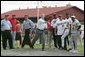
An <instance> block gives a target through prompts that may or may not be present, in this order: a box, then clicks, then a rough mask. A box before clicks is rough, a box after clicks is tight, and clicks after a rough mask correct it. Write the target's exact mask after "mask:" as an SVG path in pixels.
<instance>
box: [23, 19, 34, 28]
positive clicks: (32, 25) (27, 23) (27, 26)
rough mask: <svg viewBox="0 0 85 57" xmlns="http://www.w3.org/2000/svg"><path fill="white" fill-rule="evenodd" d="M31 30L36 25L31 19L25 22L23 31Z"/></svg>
mask: <svg viewBox="0 0 85 57" xmlns="http://www.w3.org/2000/svg"><path fill="white" fill-rule="evenodd" d="M30 28H34V23H33V22H32V21H31V20H29V19H27V20H24V22H23V29H30Z"/></svg>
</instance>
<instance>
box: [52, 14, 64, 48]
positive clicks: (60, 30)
mask: <svg viewBox="0 0 85 57" xmlns="http://www.w3.org/2000/svg"><path fill="white" fill-rule="evenodd" d="M58 18H59V21H57V22H56V23H55V25H54V27H55V28H56V27H57V33H56V35H57V41H58V47H59V49H61V48H62V46H61V45H62V43H61V36H62V34H63V31H64V24H63V19H62V17H61V15H59V16H58Z"/></svg>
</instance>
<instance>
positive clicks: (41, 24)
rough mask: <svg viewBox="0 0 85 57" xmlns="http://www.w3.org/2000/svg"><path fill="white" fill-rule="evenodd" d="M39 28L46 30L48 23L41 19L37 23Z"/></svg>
mask: <svg viewBox="0 0 85 57" xmlns="http://www.w3.org/2000/svg"><path fill="white" fill-rule="evenodd" d="M37 28H38V29H40V30H44V29H45V28H46V22H45V20H43V19H42V18H40V19H39V20H38V22H37Z"/></svg>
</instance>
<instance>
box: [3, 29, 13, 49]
mask: <svg viewBox="0 0 85 57" xmlns="http://www.w3.org/2000/svg"><path fill="white" fill-rule="evenodd" d="M7 40H8V43H9V47H10V49H12V48H13V40H12V35H11V31H10V30H5V31H2V46H3V49H6V47H7Z"/></svg>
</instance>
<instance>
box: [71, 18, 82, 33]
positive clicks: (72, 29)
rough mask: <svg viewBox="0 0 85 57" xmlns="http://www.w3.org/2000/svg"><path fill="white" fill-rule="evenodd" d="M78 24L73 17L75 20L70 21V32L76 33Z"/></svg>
mask: <svg viewBox="0 0 85 57" xmlns="http://www.w3.org/2000/svg"><path fill="white" fill-rule="evenodd" d="M79 25H81V24H80V22H79V21H78V20H77V19H75V21H74V22H72V23H71V33H77V32H78V30H77V29H78V27H79Z"/></svg>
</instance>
